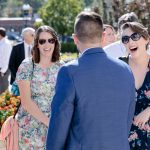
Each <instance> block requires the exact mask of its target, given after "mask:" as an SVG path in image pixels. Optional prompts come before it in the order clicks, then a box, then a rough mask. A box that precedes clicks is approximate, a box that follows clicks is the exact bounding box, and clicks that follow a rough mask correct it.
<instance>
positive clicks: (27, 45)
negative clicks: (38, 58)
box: [24, 42, 32, 58]
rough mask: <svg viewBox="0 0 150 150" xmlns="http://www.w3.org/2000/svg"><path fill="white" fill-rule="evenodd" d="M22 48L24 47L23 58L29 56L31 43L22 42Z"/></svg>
mask: <svg viewBox="0 0 150 150" xmlns="http://www.w3.org/2000/svg"><path fill="white" fill-rule="evenodd" d="M29 47H30V54H29ZM24 49H25V58H28V57H31V49H32V45H29V44H27V43H25V42H24Z"/></svg>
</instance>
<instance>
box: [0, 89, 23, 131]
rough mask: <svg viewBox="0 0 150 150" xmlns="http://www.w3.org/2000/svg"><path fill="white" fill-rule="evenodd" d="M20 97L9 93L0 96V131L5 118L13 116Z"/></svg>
mask: <svg viewBox="0 0 150 150" xmlns="http://www.w3.org/2000/svg"><path fill="white" fill-rule="evenodd" d="M19 103H20V96H14V95H12V94H11V93H10V92H9V91H6V92H4V93H2V94H0V129H1V127H2V124H3V123H4V121H5V120H6V119H7V117H9V116H12V115H14V113H15V111H16V109H17V106H18V104H19Z"/></svg>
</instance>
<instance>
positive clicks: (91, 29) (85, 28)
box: [74, 12, 103, 43]
mask: <svg viewBox="0 0 150 150" xmlns="http://www.w3.org/2000/svg"><path fill="white" fill-rule="evenodd" d="M74 32H75V34H76V35H77V37H78V39H79V40H80V41H81V42H85V43H86V42H89V43H93V42H95V40H98V39H101V37H102V32H103V21H102V18H101V16H100V15H99V14H97V13H95V12H81V13H80V14H79V15H78V16H77V17H76V21H75V25H74Z"/></svg>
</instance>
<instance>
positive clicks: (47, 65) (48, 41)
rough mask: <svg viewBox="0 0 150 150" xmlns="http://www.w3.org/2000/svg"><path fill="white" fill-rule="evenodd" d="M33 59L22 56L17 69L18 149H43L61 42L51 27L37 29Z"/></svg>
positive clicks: (58, 64)
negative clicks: (19, 98)
mask: <svg viewBox="0 0 150 150" xmlns="http://www.w3.org/2000/svg"><path fill="white" fill-rule="evenodd" d="M32 50H33V51H32V52H33V58H27V59H25V60H24V61H23V62H22V63H21V65H20V66H19V68H18V72H17V76H16V82H17V84H18V86H19V91H20V97H21V106H20V108H19V111H18V113H17V121H18V124H19V148H20V150H35V149H38V150H39V149H41V150H44V149H45V142H46V134H47V127H48V122H49V118H50V114H51V109H50V107H49V106H50V104H51V101H52V97H53V95H54V86H55V82H56V77H57V73H58V70H59V68H60V67H61V65H62V63H61V62H59V58H60V43H59V41H58V36H57V34H56V32H55V31H54V29H53V28H51V27H49V26H41V27H39V28H38V29H37V31H36V34H35V40H34V45H33V49H32Z"/></svg>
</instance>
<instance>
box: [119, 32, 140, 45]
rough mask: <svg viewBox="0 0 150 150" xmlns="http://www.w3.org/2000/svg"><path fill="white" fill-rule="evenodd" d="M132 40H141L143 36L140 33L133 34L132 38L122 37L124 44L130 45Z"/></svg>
mask: <svg viewBox="0 0 150 150" xmlns="http://www.w3.org/2000/svg"><path fill="white" fill-rule="evenodd" d="M130 38H131V39H132V40H133V41H138V40H139V39H140V38H141V35H140V34H139V33H133V34H131V36H122V39H121V40H122V43H123V44H127V43H129V40H130Z"/></svg>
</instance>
